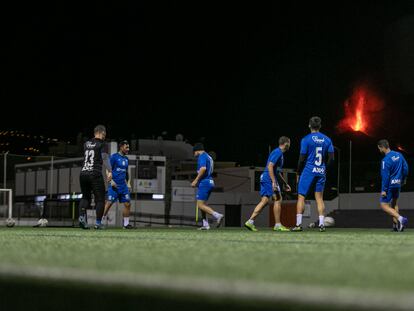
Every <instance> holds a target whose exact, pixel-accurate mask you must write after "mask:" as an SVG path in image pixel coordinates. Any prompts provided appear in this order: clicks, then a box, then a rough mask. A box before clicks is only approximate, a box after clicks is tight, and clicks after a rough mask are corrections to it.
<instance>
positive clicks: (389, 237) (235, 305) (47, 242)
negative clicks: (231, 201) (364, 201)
mask: <svg viewBox="0 0 414 311" xmlns="http://www.w3.org/2000/svg"><path fill="white" fill-rule="evenodd" d="M413 292H414V231H406V232H403V233H394V232H390V231H389V230H378V229H371V230H365V229H364V230H363V229H352V230H347V229H331V230H327V232H324V233H321V232H319V231H317V230H315V229H309V230H307V231H304V232H301V233H296V232H295V233H291V232H287V233H286V232H277V233H276V232H273V231H271V230H268V229H264V230H260V231H259V232H256V233H255V232H250V231H247V230H244V229H218V230H210V231H197V230H195V229H178V228H165V229H155V228H151V229H137V230H117V229H110V230H101V231H95V230H87V231H82V230H81V229H72V228H70V229H62V228H19V227H16V228H2V229H0V295H1V296H0V309H1V310H9V309H10V308H12V309H14V310H25V309H31V310H40V309H42V310H45V309H50V310H52V309H59V310H73V309H74V308H80V309H90V310H91V309H96V310H114V309H140V310H166V309H180V310H212V309H213V308H214V309H215V310H262V309H263V310H269V309H275V310H351V309H352V310H413V309H414V295H413ZM2 307H5V308H2ZM10 310H11V309H10Z"/></svg>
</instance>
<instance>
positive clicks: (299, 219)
mask: <svg viewBox="0 0 414 311" xmlns="http://www.w3.org/2000/svg"><path fill="white" fill-rule="evenodd" d="M301 225H302V214H296V226H301Z"/></svg>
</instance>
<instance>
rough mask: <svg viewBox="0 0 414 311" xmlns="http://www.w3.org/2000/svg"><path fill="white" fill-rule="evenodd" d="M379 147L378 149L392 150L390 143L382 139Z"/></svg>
mask: <svg viewBox="0 0 414 311" xmlns="http://www.w3.org/2000/svg"><path fill="white" fill-rule="evenodd" d="M377 145H378V147H384V148H387V149H388V148H390V143H389V142H388V140H386V139H381V140H380V141H379V142H378V144H377Z"/></svg>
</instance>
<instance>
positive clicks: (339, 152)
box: [334, 146, 341, 209]
mask: <svg viewBox="0 0 414 311" xmlns="http://www.w3.org/2000/svg"><path fill="white" fill-rule="evenodd" d="M334 148H335V149H336V150H337V152H338V173H337V176H336V194H337V196H338V209H339V202H340V199H339V183H340V182H341V179H340V174H341V149H339V148H338V147H336V146H334Z"/></svg>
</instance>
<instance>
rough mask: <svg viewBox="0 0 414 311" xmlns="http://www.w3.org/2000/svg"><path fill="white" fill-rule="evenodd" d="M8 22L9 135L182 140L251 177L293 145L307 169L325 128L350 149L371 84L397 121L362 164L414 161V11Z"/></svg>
mask: <svg viewBox="0 0 414 311" xmlns="http://www.w3.org/2000/svg"><path fill="white" fill-rule="evenodd" d="M1 14H2V29H3V38H2V43H3V44H2V47H1V50H2V54H3V56H2V72H1V77H2V83H1V102H2V110H3V113H2V125H1V127H2V129H9V128H14V129H19V130H27V131H32V132H36V133H38V134H44V135H49V136H54V137H58V138H67V139H74V138H75V137H76V135H77V134H78V133H79V132H82V133H84V134H85V135H88V136H89V135H91V134H92V129H93V127H94V125H96V124H98V123H103V124H105V125H106V126H107V127H108V134H109V136H110V138H114V139H117V138H120V137H122V138H123V137H126V138H130V137H131V135H133V134H134V135H135V136H136V137H139V138H149V137H157V136H159V135H161V133H162V132H167V134H166V135H165V137H166V138H174V137H175V135H176V134H177V133H181V134H183V135H184V137H185V138H186V139H188V141H189V142H191V143H194V142H196V141H198V140H200V139H203V141H204V143H205V145H206V146H207V149H208V150H214V151H215V152H216V153H217V155H218V160H233V161H237V162H240V163H242V164H251V165H263V163H262V162H263V161H264V160H265V158H266V156H267V152H268V146H269V144H270V145H271V146H272V147H275V145H276V141H277V138H278V137H279V136H281V135H287V136H290V137H291V138H292V143H293V146H292V151H291V155H292V156H290V158H291V159H290V160H288V164H290V166H294V165H293V163H294V162H295V161H296V159H297V153H298V144H299V142H300V138H301V137H302V136H303V135H305V134H306V133H307V122H308V119H309V118H310V117H311V116H313V115H319V116H321V117H322V119H323V131H324V132H326V133H327V134H328V135H331V136H332V138H333V140H334V143H335V144H336V145H338V146H340V147H341V148H345V147H346V143H347V140H348V139H349V138H350V136H349V134H347V133H343V134H339V133H338V132H337V130H336V126H337V124H338V123H339V121H340V120H341V118H342V117H343V116H344V109H343V104H344V101H345V100H346V99H347V98H348V97H349V96H350V93H351V92H352V89H353V88H354V87H355V85H357V84H359V83H369V84H370V85H371V86H372V87H373V89H375V90H376V92H377V93H378V94H379V96H381V98H383V99H384V101H385V107H384V108H383V110H381V114H382V115H383V119H382V121H381V122H378V124H371V126H377V127H378V128H376V131H375V134H374V135H372V136H371V137H362V138H361V137H360V136H361V135H357V136H358V137H352V139H355V140H356V142H355V143H356V146H358V142H360V145H361V147H360V148H361V149H360V150H361V152H360V158H361V159H364V157H367V158H373V157H374V160H375V159H376V158H375V157H378V158H379V155H378V154H377V152H376V150H375V141H377V140H378V139H379V138H383V137H387V138H389V139H390V140H391V141H392V142H393V143H399V144H401V145H403V146H404V148H406V149H407V151H408V156H409V154H410V150H414V144H413V142H411V141H412V138H411V137H412V134H411V133H410V132H412V130H413V126H412V121H411V118H412V116H413V115H414V114H413V113H414V109H413V107H414V106H413V100H414V2H413V1H386V2H378V1H363V3H359V2H354V3H352V2H350V1H342V2H339V3H338V2H335V3H332V4H331V5H327V4H326V3H325V2H324V3H320V4H315V3H314V1H313V2H312V3H311V4H304V3H303V1H289V2H287V1H285V2H283V3H282V2H279V1H277V2H276V1H274V2H273V4H260V3H256V2H250V3H249V4H244V3H243V2H240V3H237V2H234V3H233V4H224V3H221V2H217V3H212V2H198V1H194V2H188V3H184V2H182V1H176V2H169V3H168V4H165V3H158V2H157V3H156V2H153V1H131V2H130V3H129V4H120V3H119V2H113V1H96V2H95V3H94V4H89V5H87V6H81V7H79V6H74V5H73V4H72V3H71V2H63V1H59V3H57V4H55V5H53V6H50V5H43V4H38V3H36V4H31V5H29V6H25V5H22V4H19V7H12V8H8V9H5V10H2V13H1ZM5 107H7V109H8V110H10V111H11V113H7V114H6V113H5V109H6V108H5ZM108 107H109V108H108ZM374 123H376V122H374ZM362 136H364V135H362ZM357 148H358V147H357ZM357 150H358V149H357ZM288 158H289V156H288Z"/></svg>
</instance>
